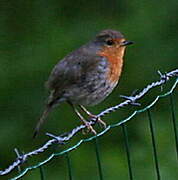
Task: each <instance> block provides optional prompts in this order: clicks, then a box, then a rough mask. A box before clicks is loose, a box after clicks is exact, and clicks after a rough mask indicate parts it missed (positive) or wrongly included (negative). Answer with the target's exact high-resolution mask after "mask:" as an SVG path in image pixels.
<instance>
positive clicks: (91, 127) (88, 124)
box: [82, 119, 97, 135]
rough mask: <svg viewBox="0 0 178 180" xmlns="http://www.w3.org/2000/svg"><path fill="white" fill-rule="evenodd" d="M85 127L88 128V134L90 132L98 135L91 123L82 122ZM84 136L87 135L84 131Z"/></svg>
mask: <svg viewBox="0 0 178 180" xmlns="http://www.w3.org/2000/svg"><path fill="white" fill-rule="evenodd" d="M82 121H83V123H84V125H85V126H86V128H87V133H88V132H92V133H93V134H94V135H96V134H97V133H96V131H95V130H94V128H93V126H92V125H91V124H90V122H88V121H86V120H84V119H83V120H82ZM83 134H86V133H85V131H83Z"/></svg>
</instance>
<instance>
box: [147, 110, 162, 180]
mask: <svg viewBox="0 0 178 180" xmlns="http://www.w3.org/2000/svg"><path fill="white" fill-rule="evenodd" d="M147 112H148V119H149V126H150V133H151V140H152V145H153V156H154V161H155V168H156V175H157V180H161V176H160V170H159V163H158V155H157V150H156V142H155V134H154V128H153V121H152V117H151V113H150V110H149V109H148V110H147Z"/></svg>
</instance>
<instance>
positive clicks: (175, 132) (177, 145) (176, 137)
mask: <svg viewBox="0 0 178 180" xmlns="http://www.w3.org/2000/svg"><path fill="white" fill-rule="evenodd" d="M170 103H171V114H172V125H173V129H174V136H175V145H176V152H177V159H178V134H177V126H176V116H175V110H174V102H173V95H172V94H170Z"/></svg>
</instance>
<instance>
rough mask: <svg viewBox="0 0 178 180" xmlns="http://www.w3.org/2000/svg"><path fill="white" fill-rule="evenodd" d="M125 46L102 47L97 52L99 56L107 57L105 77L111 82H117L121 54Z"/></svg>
mask: <svg viewBox="0 0 178 180" xmlns="http://www.w3.org/2000/svg"><path fill="white" fill-rule="evenodd" d="M124 51H125V47H120V48H117V47H104V48H103V50H102V51H101V52H100V53H99V55H100V56H104V57H106V58H107V59H108V61H109V64H110V68H109V71H108V75H107V78H108V80H109V81H110V82H111V83H114V84H115V83H117V81H118V80H119V77H120V75H121V72H122V66H123V55H124Z"/></svg>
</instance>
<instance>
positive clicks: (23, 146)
mask: <svg viewBox="0 0 178 180" xmlns="http://www.w3.org/2000/svg"><path fill="white" fill-rule="evenodd" d="M177 12H178V1H177V0H170V1H167V0H162V1H154V0H150V1H146V0H142V1H139V0H132V1H128V0H120V1H119V0H118V1H116V0H113V1H107V0H104V1H84V0H83V1H82V0H81V1H76V0H70V1H66V0H65V1H64V0H60V1H57V0H52V1H49V0H47V1H40V0H39V1H28V0H27V1H25V0H17V1H13V0H9V1H1V5H0V37H1V38H0V168H5V167H7V166H8V164H10V163H11V162H12V160H13V159H15V153H14V151H13V149H14V148H18V149H20V150H21V151H25V152H28V151H31V150H33V149H35V148H37V147H39V145H41V144H42V143H44V142H45V140H47V139H48V137H46V136H45V132H51V133H54V134H61V133H63V132H65V131H69V130H71V129H72V128H73V127H75V126H76V125H79V124H80V122H79V120H78V119H77V117H76V115H75V114H74V113H73V111H72V110H71V108H70V107H69V106H68V105H67V104H63V105H61V106H60V107H59V108H57V109H55V110H54V111H53V112H52V113H51V114H50V116H49V118H48V121H47V122H46V123H45V124H44V125H43V127H42V130H41V132H40V135H39V136H38V137H37V138H36V139H35V140H34V139H32V134H33V129H34V127H35V125H36V122H37V120H38V118H39V116H40V114H41V112H42V110H43V106H44V101H45V99H46V97H47V92H46V91H45V89H44V82H45V81H46V80H47V78H48V75H49V73H50V71H51V69H52V67H53V66H54V65H55V64H56V63H57V62H58V60H60V59H61V58H63V57H64V56H65V55H66V54H67V53H69V52H70V51H72V50H74V49H76V48H78V47H80V46H81V45H82V44H84V43H86V42H87V41H88V40H90V39H91V38H93V37H94V36H95V34H96V33H98V32H99V31H100V30H102V29H108V28H109V29H116V30H120V31H121V32H122V33H123V34H124V35H125V36H126V37H127V39H129V40H132V41H134V42H135V44H134V45H132V46H129V47H128V48H127V53H126V56H125V65H124V71H123V74H122V78H121V80H120V83H119V86H117V88H116V89H115V90H114V92H113V93H112V95H110V96H109V98H107V99H106V100H105V101H104V102H102V103H101V104H100V105H97V106H95V107H91V108H89V109H90V110H91V111H92V112H94V113H99V112H100V111H101V110H102V109H104V108H106V107H109V106H112V105H115V104H117V103H119V102H121V101H122V99H121V98H120V97H119V95H120V94H124V95H129V94H131V92H132V91H133V90H135V89H141V88H143V87H144V86H145V85H147V84H148V83H150V82H152V81H155V80H157V79H158V78H159V76H158V75H157V74H156V72H157V70H161V71H162V72H165V71H171V70H173V69H176V68H177V65H178V59H177V58H178V46H177V42H178V13H177ZM170 84H171V82H170ZM159 93H161V92H160V89H158V88H157V89H156V90H154V91H153V93H152V94H151V95H150V96H147V97H145V99H144V100H143V104H145V105H146V104H147V103H148V102H150V101H151V100H152V98H153V97H154V96H155V95H157V94H159ZM174 94H175V96H174V100H175V103H176V105H177V100H178V95H177V89H176V92H175V93H174ZM133 109H134V108H132V107H129V108H126V109H124V110H119V111H117V112H116V113H112V114H110V115H109V116H107V117H105V118H104V120H105V121H106V122H107V123H108V124H112V123H114V122H118V121H120V120H122V119H123V118H124V117H127V116H128V115H129V113H130V112H131V111H132V110H133ZM169 110H170V103H169V97H168V98H165V99H162V100H160V102H159V103H158V104H157V105H156V106H154V108H153V110H152V115H153V118H154V120H155V130H156V142H157V146H158V158H159V162H160V170H161V176H162V177H163V179H165V180H167V179H169V180H176V179H177V177H178V171H177V162H176V153H175V145H174V134H173V129H172V124H171V116H170V111H169ZM175 113H176V117H177V114H178V109H176V112H175ZM97 130H98V131H100V130H101V129H99V128H98V129H97ZM128 134H129V141H130V148H131V149H130V151H131V155H132V162H133V163H132V165H133V172H134V177H135V179H136V180H142V179H143V178H144V179H145V180H151V179H155V171H154V163H153V158H152V146H151V138H150V133H149V128H148V117H147V113H143V114H140V115H138V116H136V117H135V118H133V120H132V121H131V122H129V123H128ZM81 137H88V136H83V135H79V136H77V137H76V138H74V139H73V141H74V142H76V141H77V140H79V139H80V138H81ZM72 143H73V142H71V144H72ZM99 144H100V154H101V161H102V168H103V172H104V177H105V179H109V180H112V179H113V180H115V179H121V180H127V178H128V172H127V162H126V155H125V150H124V146H123V135H122V131H121V128H119V127H118V128H115V129H113V130H112V131H109V133H107V134H106V135H104V136H103V137H102V138H100V139H99ZM69 145H70V144H68V145H66V146H69ZM54 151H61V148H60V147H55V149H54V148H51V149H50V150H49V151H48V153H46V154H44V155H43V156H39V157H36V158H34V159H33V158H32V160H31V161H29V162H28V163H26V166H28V165H32V164H34V163H37V162H39V161H40V160H43V159H44V158H45V157H47V154H50V153H51V152H54ZM70 157H71V163H72V170H73V173H74V177H75V179H77V180H80V179H86V180H89V179H90V180H91V179H92V180H95V179H98V170H97V164H96V157H95V149H94V143H93V142H90V143H86V144H83V145H82V146H80V148H78V149H76V150H75V151H73V152H72V153H71V154H70ZM24 167H25V166H23V167H22V169H23V168H24ZM44 169H45V176H46V178H47V179H50V180H57V179H62V180H63V179H64V180H65V179H68V174H67V165H66V159H65V157H58V158H56V159H55V160H52V161H51V162H50V163H48V164H47V165H45V166H44ZM39 177H40V176H39V170H38V169H37V170H34V171H31V172H30V173H28V174H27V175H26V176H25V177H24V178H23V179H25V180H32V179H34V180H37V179H39ZM0 179H7V177H3V178H2V177H0Z"/></svg>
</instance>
